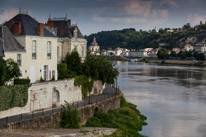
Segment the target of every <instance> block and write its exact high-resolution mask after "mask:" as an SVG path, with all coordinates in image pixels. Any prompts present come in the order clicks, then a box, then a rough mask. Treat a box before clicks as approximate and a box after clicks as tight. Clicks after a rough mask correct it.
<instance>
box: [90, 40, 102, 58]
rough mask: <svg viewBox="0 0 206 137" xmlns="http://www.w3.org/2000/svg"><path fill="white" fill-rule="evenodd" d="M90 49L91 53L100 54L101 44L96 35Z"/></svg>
mask: <svg viewBox="0 0 206 137" xmlns="http://www.w3.org/2000/svg"><path fill="white" fill-rule="evenodd" d="M89 51H90V54H91V55H100V53H99V52H100V46H99V44H98V43H97V41H96V38H95V37H94V39H93V42H92V43H91V44H90V46H89Z"/></svg>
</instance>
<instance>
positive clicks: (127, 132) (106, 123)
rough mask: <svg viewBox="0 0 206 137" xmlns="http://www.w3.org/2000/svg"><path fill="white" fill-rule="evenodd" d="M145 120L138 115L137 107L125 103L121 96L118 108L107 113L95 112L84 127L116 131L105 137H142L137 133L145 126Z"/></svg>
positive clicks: (144, 117) (142, 116)
mask: <svg viewBox="0 0 206 137" xmlns="http://www.w3.org/2000/svg"><path fill="white" fill-rule="evenodd" d="M146 119H147V117H146V116H144V115H142V114H141V113H140V111H139V110H138V109H137V106H136V105H134V104H131V103H129V102H127V101H126V100H125V98H124V96H123V95H122V96H121V105H120V108H118V109H114V110H110V111H109V112H108V113H104V112H102V111H96V112H95V114H94V117H92V118H90V119H89V120H88V121H87V123H86V125H85V126H86V127H108V128H115V129H117V130H116V131H115V132H114V133H113V134H112V135H108V136H107V137H117V136H118V137H125V136H135V137H143V135H141V134H140V133H139V132H138V131H141V130H142V127H143V126H144V125H147V123H146V122H145V120H146Z"/></svg>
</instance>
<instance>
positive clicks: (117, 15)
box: [0, 0, 206, 35]
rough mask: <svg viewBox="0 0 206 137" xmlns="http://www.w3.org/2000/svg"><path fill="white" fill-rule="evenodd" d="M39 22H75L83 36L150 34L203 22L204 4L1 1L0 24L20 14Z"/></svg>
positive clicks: (197, 0) (187, 0)
mask: <svg viewBox="0 0 206 137" xmlns="http://www.w3.org/2000/svg"><path fill="white" fill-rule="evenodd" d="M20 6H21V9H22V11H25V10H26V9H27V8H28V9H29V14H30V15H31V16H32V17H33V18H35V19H37V20H38V21H39V22H46V21H47V19H48V16H49V13H50V14H51V17H52V18H53V17H65V16H66V13H67V16H68V18H70V19H71V20H72V21H73V22H77V24H78V26H79V28H80V30H81V31H82V33H83V35H88V34H91V33H96V32H99V31H103V30H115V29H123V28H136V29H137V30H139V29H142V30H149V29H154V28H155V27H156V28H157V29H159V28H161V27H162V28H165V27H170V28H174V27H181V26H183V24H186V23H191V25H196V24H199V22H200V20H201V21H203V22H205V21H206V0H0V23H3V22H4V21H6V20H9V19H10V18H12V17H13V16H15V15H16V14H18V12H19V7H20Z"/></svg>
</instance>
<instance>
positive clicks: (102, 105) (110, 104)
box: [8, 95, 120, 129]
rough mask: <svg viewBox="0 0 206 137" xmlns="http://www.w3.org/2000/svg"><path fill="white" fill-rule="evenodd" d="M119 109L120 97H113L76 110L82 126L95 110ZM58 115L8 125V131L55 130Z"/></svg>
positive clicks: (58, 125) (58, 118)
mask: <svg viewBox="0 0 206 137" xmlns="http://www.w3.org/2000/svg"><path fill="white" fill-rule="evenodd" d="M119 107H120V96H119V95H117V96H114V97H110V98H107V99H105V100H102V101H100V102H97V103H94V104H90V105H87V106H85V107H81V108H78V110H79V114H80V117H81V119H82V123H81V124H82V125H84V124H85V123H86V121H87V120H88V119H89V118H91V117H93V115H94V112H95V111H96V110H102V111H103V112H108V111H109V110H111V109H116V108H119ZM60 116H61V114H60V113H54V114H52V115H51V114H50V115H46V116H42V117H37V118H33V119H29V120H24V121H20V122H16V123H10V124H8V128H9V129H31V128H57V127H60Z"/></svg>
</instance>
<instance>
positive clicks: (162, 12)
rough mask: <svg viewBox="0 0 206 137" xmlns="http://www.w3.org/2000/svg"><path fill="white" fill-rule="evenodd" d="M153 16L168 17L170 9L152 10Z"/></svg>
mask: <svg viewBox="0 0 206 137" xmlns="http://www.w3.org/2000/svg"><path fill="white" fill-rule="evenodd" d="M152 16H153V17H164V18H167V17H168V10H165V9H156V10H152Z"/></svg>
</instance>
